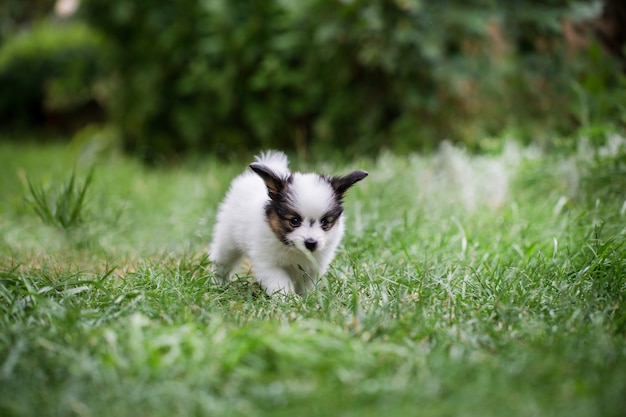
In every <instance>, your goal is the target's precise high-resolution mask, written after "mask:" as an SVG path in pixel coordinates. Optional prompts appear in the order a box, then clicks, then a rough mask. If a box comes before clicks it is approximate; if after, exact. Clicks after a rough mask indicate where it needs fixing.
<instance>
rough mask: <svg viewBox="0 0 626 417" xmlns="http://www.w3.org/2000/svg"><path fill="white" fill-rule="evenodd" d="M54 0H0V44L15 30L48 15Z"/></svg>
mask: <svg viewBox="0 0 626 417" xmlns="http://www.w3.org/2000/svg"><path fill="white" fill-rule="evenodd" d="M55 2H56V0H28V1H24V0H2V5H1V6H0V44H2V42H3V41H4V40H5V39H7V38H10V37H12V36H13V35H14V34H15V33H16V32H18V31H20V30H22V29H23V28H24V27H25V26H28V25H29V23H31V22H36V21H38V20H40V19H44V18H46V17H47V16H49V15H50V12H51V11H52V9H53V8H54V4H55Z"/></svg>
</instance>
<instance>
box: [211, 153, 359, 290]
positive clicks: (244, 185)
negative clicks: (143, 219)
mask: <svg viewBox="0 0 626 417" xmlns="http://www.w3.org/2000/svg"><path fill="white" fill-rule="evenodd" d="M255 159H256V162H253V163H252V164H250V168H251V169H252V171H247V172H245V173H243V174H241V175H239V176H238V177H237V178H235V179H234V180H233V182H232V184H231V186H230V189H229V190H228V193H227V194H226V197H225V199H224V201H223V202H222V203H221V205H220V207H219V211H218V214H217V222H216V225H215V229H214V233H213V242H212V244H211V248H210V251H209V258H210V260H211V261H212V262H213V264H214V265H215V274H216V277H217V279H218V280H219V281H220V282H222V283H225V282H227V281H228V280H229V278H230V274H231V272H232V270H233V268H234V267H235V266H237V265H238V264H239V263H240V262H241V260H242V258H243V257H248V258H249V259H250V263H251V265H252V271H253V274H254V276H255V278H256V280H257V281H258V282H259V284H260V285H261V287H263V289H264V290H265V292H266V293H267V294H269V295H272V294H275V293H283V294H292V293H297V294H302V293H304V292H305V291H306V290H308V289H310V288H311V287H312V286H313V285H315V283H316V281H317V279H318V278H319V277H320V276H322V275H323V274H324V273H325V272H326V270H327V269H328V265H329V264H330V262H331V261H332V259H333V257H334V256H335V251H336V249H337V246H338V245H339V242H340V241H341V238H342V236H343V233H344V229H345V225H344V216H343V207H342V201H343V196H344V193H345V192H346V191H347V190H348V188H350V187H351V186H352V185H353V184H354V183H355V182H357V181H360V180H362V179H363V178H365V177H366V176H367V172H365V171H354V172H352V173H350V174H348V175H346V176H343V177H334V176H323V175H319V174H313V173H306V174H303V173H297V172H295V173H292V172H290V171H289V167H288V161H287V157H286V156H285V154H284V153H282V152H276V151H269V152H266V153H263V154H261V155H260V156H257V157H256V158H255Z"/></svg>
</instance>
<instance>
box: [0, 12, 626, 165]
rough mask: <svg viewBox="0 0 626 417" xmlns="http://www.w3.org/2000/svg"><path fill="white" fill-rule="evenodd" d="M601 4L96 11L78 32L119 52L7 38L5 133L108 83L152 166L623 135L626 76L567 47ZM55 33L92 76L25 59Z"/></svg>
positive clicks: (113, 110) (50, 56)
mask: <svg viewBox="0 0 626 417" xmlns="http://www.w3.org/2000/svg"><path fill="white" fill-rule="evenodd" d="M42 1H43V0H42ZM599 5H601V3H600V2H588V1H581V0H529V1H521V0H513V1H507V2H496V1H493V0H468V1H462V0H445V1H440V2H427V1H425V0H367V1H366V0H298V1H296V0H267V1H264V2H245V1H233V0H172V1H169V2H166V3H163V4H158V5H155V4H154V3H153V2H150V1H148V0H83V1H82V2H81V8H80V16H79V19H83V20H84V21H85V22H86V23H87V25H89V27H90V29H95V30H96V31H98V32H99V33H100V35H102V37H103V38H104V39H105V41H106V44H107V48H110V49H107V50H106V51H105V49H103V48H104V47H103V46H102V43H101V42H100V40H99V39H96V37H94V35H93V33H92V32H90V31H88V30H86V29H85V33H84V34H82V35H79V34H78V33H76V36H73V35H72V32H71V31H69V33H68V31H67V30H66V31H63V30H60V29H62V26H58V25H57V27H56V28H55V29H54V30H49V31H48V32H45V31H43V32H44V33H43V34H42V33H40V32H41V31H39V32H38V30H37V29H35V30H31V31H30V32H29V33H28V34H27V36H26V34H25V35H20V36H18V39H22V40H19V41H18V40H15V39H12V38H11V39H9V40H8V41H7V42H6V43H5V45H4V46H3V48H2V51H0V55H3V56H5V57H6V59H5V63H4V64H3V65H4V69H2V66H1V65H0V83H2V82H3V81H2V80H3V79H2V76H4V83H5V84H4V85H7V86H10V87H11V88H10V89H7V90H5V89H4V87H3V85H0V87H2V88H3V98H2V100H4V105H3V104H2V103H0V124H1V123H2V122H6V121H7V120H10V121H13V122H14V121H20V120H24V121H25V122H24V123H23V124H28V123H30V122H32V121H33V119H37V117H40V116H39V113H38V111H39V112H40V113H41V109H42V108H43V109H44V110H45V109H46V108H49V107H52V108H54V107H55V106H56V107H57V108H58V107H62V108H66V109H70V108H71V104H72V103H79V102H81V100H83V101H82V102H83V103H84V102H85V101H84V100H89V99H90V98H89V97H90V95H91V99H93V98H94V97H95V93H94V91H95V90H94V86H95V85H96V82H97V81H98V79H99V78H98V77H99V74H103V73H105V72H106V74H107V77H106V83H100V86H101V87H103V88H101V89H100V91H101V94H100V97H99V99H100V101H103V102H104V104H106V107H107V109H108V110H109V116H110V121H111V122H112V124H113V125H114V127H115V131H116V132H119V134H120V138H121V140H122V143H123V145H124V148H125V149H126V150H127V151H129V152H131V153H135V154H138V155H140V156H142V157H143V158H144V159H147V160H155V159H160V158H161V157H166V158H167V157H171V156H173V155H177V154H181V153H185V152H189V151H194V152H195V151H207V150H208V151H214V152H218V153H220V154H237V153H240V152H242V151H243V152H247V151H249V150H252V149H256V148H266V147H279V148H285V149H296V150H298V151H301V152H302V151H306V150H308V149H311V148H313V149H338V148H339V149H341V152H343V153H346V154H349V153H352V152H359V153H366V152H371V151H376V150H378V149H380V148H381V147H389V148H392V149H395V150H397V151H399V152H403V151H407V150H414V149H424V148H426V149H427V148H432V147H435V146H436V145H437V144H438V143H439V142H440V141H441V140H443V139H451V140H453V141H461V142H464V143H465V144H466V145H467V146H468V147H470V148H472V149H485V148H490V147H492V146H493V144H492V143H490V142H489V139H485V138H489V137H502V136H503V132H504V135H505V136H508V135H510V134H512V135H514V136H517V137H520V138H522V139H528V140H540V141H541V140H542V138H547V137H551V138H554V137H559V136H567V135H568V134H571V133H572V132H574V131H576V130H577V129H580V128H581V127H582V128H590V129H595V127H596V126H598V125H603V124H606V125H607V126H609V127H607V129H608V130H611V128H612V127H614V126H615V125H617V126H619V127H623V125H624V123H626V121H625V120H624V108H623V105H622V104H620V103H623V102H624V101H622V97H624V96H625V95H626V88H625V86H624V81H623V76H622V75H621V71H620V69H619V67H618V66H617V65H616V64H615V63H613V62H612V61H611V60H610V59H609V58H608V57H607V56H606V54H605V53H604V52H603V51H602V50H601V48H599V47H598V46H597V45H596V46H591V47H589V45H586V46H585V48H580V47H576V48H572V47H571V45H567V42H566V41H565V40H564V30H563V24H564V22H565V21H566V20H567V19H569V20H572V19H582V20H584V19H588V18H589V17H590V16H592V15H593V14H594V12H593V9H594V7H595V8H596V9H597V6H599ZM590 10H591V11H590ZM595 14H596V15H597V10H596V12H595ZM70 26H75V24H72V25H70ZM36 27H37V26H36ZM57 31H58V32H59V33H56V32H57ZM62 32H65V34H61V33H62ZM44 36H50V37H51V39H61V40H59V41H58V42H57V44H56V46H57V47H58V48H59V49H63V50H65V51H66V52H64V53H63V54H64V55H65V56H67V55H68V53H67V50H69V49H71V50H73V51H74V52H75V53H74V52H72V53H69V55H72V54H74V55H73V56H74V58H73V62H82V64H76V65H78V66H82V67H81V68H82V69H76V70H73V71H67V70H66V69H65V68H66V67H64V66H63V65H65V64H63V65H61V64H59V62H58V59H57V58H58V56H59V54H58V53H57V52H49V51H50V48H48V50H47V51H48V52H43V53H42V52H37V53H33V54H30V55H29V57H28V59H26V60H25V58H23V57H22V55H21V54H20V53H18V52H19V48H14V47H11V44H13V43H22V44H28V43H29V42H30V43H31V44H32V45H40V44H51V43H54V41H50V40H44V39H43V37H44ZM64 36H65V37H66V38H68V40H64V38H63V37H64ZM81 37H83V39H81ZM23 38H28V39H29V40H28V41H26V40H24V39H23ZM81 42H82V43H81ZM81 45H82V46H81ZM22 48H23V49H25V50H26V49H28V47H26V46H23V47H22ZM34 48H35V47H34V46H33V47H32V49H33V50H34ZM16 50H17V51H18V52H16ZM64 62H68V61H64ZM105 62H106V63H107V64H109V65H110V68H108V69H110V71H105V70H104V69H103V66H104V65H105ZM22 68H25V69H27V70H26V71H23V70H22ZM60 68H61V69H60ZM6 74H10V77H9V76H7V75H6ZM11 77H12V78H11ZM50 79H53V80H54V81H52V82H51V81H50ZM79 85H81V86H82V87H81V88H82V90H81V89H79V88H78V86H79ZM5 91H6V93H5ZM23 102H27V104H28V105H26V104H23ZM37 102H39V103H43V104H40V105H39V107H37V106H36V105H35V103H37ZM7 103H8V104H7ZM16 103H17V104H16ZM35 121H36V120H35ZM550 140H552V139H550ZM496 146H497V145H496Z"/></svg>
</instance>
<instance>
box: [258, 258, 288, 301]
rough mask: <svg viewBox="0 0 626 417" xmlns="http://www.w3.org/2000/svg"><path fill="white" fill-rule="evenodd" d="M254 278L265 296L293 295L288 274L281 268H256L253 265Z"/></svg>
mask: <svg viewBox="0 0 626 417" xmlns="http://www.w3.org/2000/svg"><path fill="white" fill-rule="evenodd" d="M252 269H253V270H254V276H255V278H256V280H257V281H258V283H259V284H260V285H261V287H263V289H264V290H265V292H266V293H267V295H274V294H284V295H287V294H294V293H295V287H294V285H293V281H292V280H291V278H290V276H289V274H288V273H287V272H286V271H285V270H283V269H281V268H260V269H259V268H258V267H256V268H255V266H254V265H253V266H252Z"/></svg>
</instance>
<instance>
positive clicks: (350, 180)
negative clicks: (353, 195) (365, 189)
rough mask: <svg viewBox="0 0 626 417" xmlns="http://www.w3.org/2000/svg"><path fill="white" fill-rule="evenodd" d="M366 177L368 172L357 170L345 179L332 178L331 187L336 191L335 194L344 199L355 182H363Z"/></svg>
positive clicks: (345, 176) (344, 177)
mask: <svg viewBox="0 0 626 417" xmlns="http://www.w3.org/2000/svg"><path fill="white" fill-rule="evenodd" d="M365 177H367V172H365V171H361V170H357V171H354V172H351V173H349V174H348V175H344V176H343V177H331V178H330V185H331V187H333V190H335V194H337V195H338V196H340V197H342V196H343V194H344V193H345V192H346V191H347V190H348V188H350V187H352V185H353V184H354V183H355V182H358V181H361V180H362V179H363V178H365Z"/></svg>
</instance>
